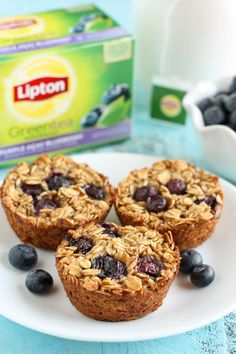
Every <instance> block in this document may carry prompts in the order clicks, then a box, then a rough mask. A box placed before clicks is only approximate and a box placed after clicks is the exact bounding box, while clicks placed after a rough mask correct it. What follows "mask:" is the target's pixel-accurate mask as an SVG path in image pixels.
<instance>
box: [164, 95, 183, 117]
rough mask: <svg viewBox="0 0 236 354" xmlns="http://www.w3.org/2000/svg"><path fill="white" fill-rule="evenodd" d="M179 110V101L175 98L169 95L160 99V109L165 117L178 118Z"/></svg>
mask: <svg viewBox="0 0 236 354" xmlns="http://www.w3.org/2000/svg"><path fill="white" fill-rule="evenodd" d="M181 108H182V106H181V101H180V99H179V98H178V97H177V96H175V95H172V94H170V95H166V96H163V97H162V99H161V102H160V109H161V111H162V113H163V114H164V115H166V116H167V117H170V118H174V117H176V116H178V115H179V114H180V112H181Z"/></svg>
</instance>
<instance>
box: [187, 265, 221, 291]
mask: <svg viewBox="0 0 236 354" xmlns="http://www.w3.org/2000/svg"><path fill="white" fill-rule="evenodd" d="M214 279H215V271H214V269H213V268H212V267H211V266H209V265H207V264H200V265H197V266H196V267H194V268H193V270H192V272H191V274H190V280H191V282H192V283H193V284H194V285H195V286H197V287H198V288H203V287H205V286H207V285H209V284H211V283H212V282H213V280H214Z"/></svg>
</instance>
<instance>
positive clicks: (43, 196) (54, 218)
mask: <svg viewBox="0 0 236 354" xmlns="http://www.w3.org/2000/svg"><path fill="white" fill-rule="evenodd" d="M88 185H89V186H95V187H96V188H95V191H96V190H97V189H98V190H99V195H98V198H96V197H97V195H96V194H95V195H93V196H92V197H91V196H90V195H89V193H86V186H88ZM90 189H91V188H90ZM92 191H94V188H92ZM1 194H2V199H4V203H5V204H7V205H8V206H9V207H10V208H11V210H12V211H13V212H15V213H17V214H18V215H20V216H22V217H25V218H28V219H29V220H30V221H31V222H32V223H33V224H35V223H37V224H44V225H45V226H46V225H48V224H51V223H52V224H58V223H59V224H60V225H62V224H63V225H65V226H66V227H68V228H69V227H73V226H74V225H77V224H80V223H85V222H89V221H91V220H100V219H101V216H102V215H106V212H108V210H109V209H110V206H111V203H112V188H111V186H110V184H109V181H108V179H107V178H106V177H105V176H103V175H101V174H99V173H97V172H96V171H94V170H93V169H92V168H90V167H89V166H88V165H87V164H84V163H80V164H77V163H76V162H75V161H73V160H72V159H71V158H69V157H66V156H63V155H58V156H56V157H54V158H50V157H49V156H47V155H42V156H40V157H39V158H38V159H37V160H36V161H35V162H34V163H32V164H28V163H26V162H22V163H21V164H20V165H19V166H18V167H16V168H14V169H13V170H12V171H10V172H9V174H8V176H7V177H6V179H5V181H4V184H3V187H2V190H1Z"/></svg>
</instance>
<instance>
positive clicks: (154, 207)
mask: <svg viewBox="0 0 236 354" xmlns="http://www.w3.org/2000/svg"><path fill="white" fill-rule="evenodd" d="M166 207H167V202H166V199H165V198H164V197H162V196H161V195H157V196H155V197H148V198H147V201H146V208H147V210H148V211H149V212H153V213H158V212H160V211H163V210H166Z"/></svg>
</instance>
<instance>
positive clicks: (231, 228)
mask: <svg viewBox="0 0 236 354" xmlns="http://www.w3.org/2000/svg"><path fill="white" fill-rule="evenodd" d="M73 157H74V158H75V160H76V161H79V162H82V161H83V162H87V163H89V164H90V165H91V166H93V167H94V168H95V169H97V170H98V171H100V172H103V173H104V174H106V175H108V176H109V177H110V179H111V182H112V183H113V184H114V185H115V184H117V182H118V181H119V180H120V179H121V178H123V177H125V176H126V175H127V174H128V172H129V171H130V170H132V169H134V168H140V167H143V166H150V165H151V164H152V163H153V162H154V161H155V160H156V158H155V157H151V156H145V155H136V154H125V153H123V154H121V153H105V154H104V153H99V154H98V153H96V154H95V153H94V154H80V155H74V156H73ZM221 183H222V186H223V189H224V192H225V206H224V210H223V215H222V217H221V220H220V222H219V224H218V225H217V228H216V231H215V232H214V235H212V237H211V238H210V239H209V240H208V241H207V242H206V243H205V244H204V245H203V246H201V247H199V251H200V252H201V254H202V256H203V258H204V262H205V263H208V264H211V265H212V266H213V267H214V268H215V271H216V279H215V281H214V282H213V283H212V284H211V285H210V286H208V287H206V288H202V289H199V288H195V287H194V286H192V285H191V284H190V281H189V279H188V277H186V276H183V275H181V274H179V275H178V276H177V280H176V281H175V282H174V284H173V286H172V287H171V289H170V291H169V293H168V295H167V297H166V299H165V301H164V304H163V305H162V307H161V308H160V309H158V310H157V311H155V312H153V313H152V314H150V315H148V316H146V317H144V318H142V319H139V320H135V321H130V322H119V323H107V322H100V321H96V320H93V319H90V318H87V317H85V316H84V315H82V314H80V313H79V312H78V311H77V310H76V309H75V308H74V307H73V306H72V305H71V304H70V302H69V300H68V299H67V297H66V295H65V292H64V290H63V288H62V285H61V284H60V281H59V278H58V276H57V273H56V269H55V260H54V253H53V252H50V251H43V250H38V255H39V262H38V265H37V267H38V268H43V269H45V270H48V271H49V272H50V273H51V274H52V275H53V278H54V282H55V286H54V291H52V293H50V294H49V295H45V296H36V295H33V294H31V293H30V292H29V291H28V290H27V289H26V288H25V285H24V282H25V277H26V274H27V272H23V271H18V270H16V269H14V268H13V267H11V265H9V263H8V251H9V248H10V247H12V246H13V245H15V244H17V243H19V240H18V238H17V237H16V236H15V234H14V232H13V231H12V230H11V229H10V227H9V225H8V223H7V221H6V219H5V216H4V214H3V211H2V209H0V220H1V235H0V279H1V291H0V314H1V315H3V316H5V317H7V318H9V319H10V320H12V321H15V322H17V323H19V324H22V325H24V326H26V327H29V328H31V329H34V330H37V331H40V332H43V333H47V334H51V335H55V336H58V337H64V338H70V339H77V340H84V341H99V342H102V341H104V342H105V341H107V342H108V341H116V342H118V341H132V340H144V339H151V338H158V337H164V336H170V335H174V334H179V333H182V332H186V331H190V330H192V329H195V328H197V327H200V326H203V325H206V324H208V323H210V322H212V321H215V320H216V319H218V318H219V317H221V316H223V315H225V314H227V313H228V312H230V311H232V310H234V309H236V296H235V294H236V281H235V275H234V272H235V269H236V255H235V250H236V237H235V232H236V207H235V206H236V188H235V187H233V186H232V185H231V184H229V183H228V182H226V181H224V180H221ZM109 219H110V220H115V221H116V220H117V219H116V217H115V215H114V213H111V214H110V216H109Z"/></svg>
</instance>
